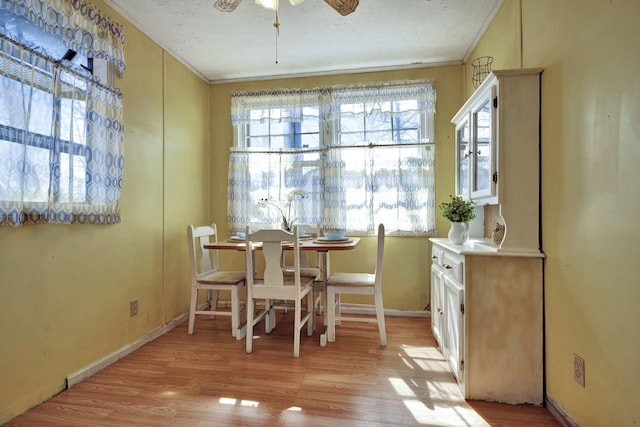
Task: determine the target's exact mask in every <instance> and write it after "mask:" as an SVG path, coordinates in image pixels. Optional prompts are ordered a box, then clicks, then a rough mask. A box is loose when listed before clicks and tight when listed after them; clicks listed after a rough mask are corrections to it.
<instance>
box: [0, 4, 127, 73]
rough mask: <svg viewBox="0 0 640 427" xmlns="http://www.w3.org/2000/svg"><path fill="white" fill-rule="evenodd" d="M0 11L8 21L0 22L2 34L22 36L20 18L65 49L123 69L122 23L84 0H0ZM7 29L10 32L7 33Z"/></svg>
mask: <svg viewBox="0 0 640 427" xmlns="http://www.w3.org/2000/svg"><path fill="white" fill-rule="evenodd" d="M0 11H6V12H8V13H10V14H11V18H10V19H11V22H10V25H5V26H0V30H3V31H5V35H6V36H8V37H10V38H11V39H13V40H16V41H19V42H21V43H23V44H27V42H28V40H25V39H22V37H21V34H22V33H23V31H22V28H21V22H20V18H22V19H24V20H26V21H28V22H29V23H31V24H33V25H35V26H37V27H39V28H40V29H41V30H43V31H44V32H46V33H48V34H51V35H54V36H56V37H57V38H59V39H61V40H62V42H63V43H64V45H65V46H66V47H67V48H68V49H73V50H75V51H76V52H79V53H80V54H82V55H84V56H86V57H88V58H99V59H104V60H106V61H108V62H110V63H112V64H114V65H116V66H117V67H118V69H119V71H120V75H121V76H122V74H123V73H124V70H125V61H124V27H123V26H122V25H121V24H118V23H116V22H113V21H112V20H111V19H110V18H109V17H108V16H106V15H104V14H103V13H102V12H101V11H100V10H99V9H98V8H97V7H96V6H94V5H92V4H91V3H89V2H87V1H85V0H65V1H53V0H29V1H25V0H2V1H0ZM8 31H10V32H11V34H9V33H7V32H8Z"/></svg>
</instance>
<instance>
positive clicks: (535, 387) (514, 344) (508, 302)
mask: <svg viewBox="0 0 640 427" xmlns="http://www.w3.org/2000/svg"><path fill="white" fill-rule="evenodd" d="M430 240H431V242H432V258H431V271H432V274H431V298H432V300H431V321H432V331H433V335H434V337H435V338H436V340H437V342H438V345H439V347H440V350H441V352H442V354H443V356H444V358H445V359H446V360H447V362H448V363H449V366H450V368H451V372H452V373H453V374H454V376H455V377H456V380H457V381H458V384H459V386H460V389H461V390H462V392H463V393H464V396H465V398H466V399H474V400H491V401H497V402H508V403H530V404H536V405H540V404H542V402H543V366H542V359H543V346H542V344H543V338H542V313H543V312H542V255H538V256H520V255H519V254H517V253H507V254H504V253H498V252H497V250H496V248H495V247H491V246H488V245H483V244H478V243H474V242H469V243H466V244H464V245H454V244H451V243H449V240H448V239H442V238H432V239H430Z"/></svg>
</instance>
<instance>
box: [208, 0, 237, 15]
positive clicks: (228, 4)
mask: <svg viewBox="0 0 640 427" xmlns="http://www.w3.org/2000/svg"><path fill="white" fill-rule="evenodd" d="M241 1H242V0H218V1H217V2H215V4H214V5H213V6H214V7H215V8H216V9H218V10H219V11H221V12H233V11H234V10H236V7H238V5H239V4H240V2H241Z"/></svg>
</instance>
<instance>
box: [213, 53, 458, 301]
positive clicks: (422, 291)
mask: <svg viewBox="0 0 640 427" xmlns="http://www.w3.org/2000/svg"><path fill="white" fill-rule="evenodd" d="M461 76H462V67H461V66H450V67H439V68H429V69H424V68H420V69H411V70H402V71H390V72H379V73H364V74H345V75H332V76H321V77H306V78H293V79H280V80H269V81H257V82H250V83H247V82H243V83H233V84H232V83H229V84H219V85H213V86H212V87H211V106H212V109H211V137H212V145H213V153H214V154H213V165H212V174H211V187H212V195H213V198H212V199H211V212H212V218H213V220H214V221H215V222H216V223H217V224H219V225H221V227H220V229H221V233H223V234H226V233H227V232H228V230H227V229H226V227H227V219H226V218H227V204H226V194H227V188H226V182H227V181H226V180H227V171H228V162H229V147H231V146H232V144H233V131H232V127H231V122H230V120H229V110H230V105H231V100H230V95H231V92H233V91H237V90H258V89H272V88H314V87H318V86H324V85H334V84H353V83H359V82H376V81H389V80H402V79H419V78H432V79H433V80H434V83H435V86H436V91H437V107H436V108H437V112H436V124H435V129H436V135H435V141H436V159H437V160H436V182H437V189H436V197H437V203H440V202H441V201H443V200H445V199H446V198H447V197H448V194H450V193H451V192H452V191H453V188H454V174H453V165H454V153H455V149H454V143H453V141H454V127H453V125H452V124H451V117H453V115H454V114H455V113H456V111H457V109H458V108H460V106H461V105H462V101H463V95H462V93H463V92H462V86H461ZM437 217H438V219H437V227H438V230H441V234H442V232H443V233H444V234H443V235H446V233H447V230H448V223H447V222H446V221H445V220H444V219H443V218H441V217H440V215H438V216H437ZM428 246H429V245H428V240H427V239H426V238H410V237H388V238H387V239H386V242H385V258H384V273H383V282H384V286H383V297H384V305H385V308H387V309H390V310H404V311H407V310H416V311H420V310H423V309H424V308H425V306H426V305H427V303H428V302H429V265H430V264H429V260H430V256H429V252H428V251H429V247H428ZM375 250H376V242H375V238H373V237H366V238H363V239H362V241H361V243H360V245H358V248H357V249H356V250H355V251H352V252H344V253H340V256H334V257H333V258H332V259H331V269H332V271H371V272H373V269H374V267H375ZM221 256H223V257H224V258H223V262H224V263H225V265H234V266H235V267H234V268H238V269H239V268H242V266H243V264H242V263H243V258H242V254H240V253H232V254H221ZM345 301H347V302H357V303H368V304H372V302H373V301H372V299H370V298H369V299H367V298H360V299H345Z"/></svg>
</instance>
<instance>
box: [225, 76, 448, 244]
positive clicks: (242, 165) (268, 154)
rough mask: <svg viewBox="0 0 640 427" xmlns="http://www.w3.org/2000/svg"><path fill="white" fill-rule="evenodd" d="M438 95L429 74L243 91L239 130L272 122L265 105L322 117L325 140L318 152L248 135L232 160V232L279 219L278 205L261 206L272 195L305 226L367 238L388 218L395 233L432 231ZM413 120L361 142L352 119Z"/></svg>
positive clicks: (287, 116) (236, 101)
mask: <svg viewBox="0 0 640 427" xmlns="http://www.w3.org/2000/svg"><path fill="white" fill-rule="evenodd" d="M401 101H410V102H401ZM435 101H436V93H435V88H434V86H433V84H432V83H431V81H428V80H419V81H402V82H391V83H387V84H376V85H359V86H349V87H345V86H342V87H341V86H337V87H331V88H317V89H312V90H283V91H265V92H240V93H234V94H233V95H232V102H231V104H232V107H231V117H232V123H233V124H234V125H236V126H237V130H238V131H239V132H237V134H238V135H243V134H244V133H243V129H250V126H251V124H252V123H261V122H263V121H265V120H267V117H264V116H261V113H259V112H258V113H257V110H259V111H262V112H267V111H268V112H269V118H270V120H272V121H294V122H295V121H304V120H319V121H320V123H321V128H320V133H321V136H320V138H319V139H320V141H321V143H320V144H319V147H318V148H317V149H308V148H304V149H279V150H269V149H264V148H261V149H259V150H256V149H255V148H253V149H252V147H245V146H244V140H241V138H239V139H238V140H237V141H236V147H235V148H234V149H233V150H232V152H231V155H230V161H229V181H228V221H229V227H230V229H231V230H241V229H243V228H244V227H245V226H246V225H247V224H252V223H270V224H274V225H275V224H278V212H277V209H275V211H274V209H271V210H269V209H267V210H266V211H265V207H264V206H262V205H261V204H260V203H259V199H260V198H264V197H268V198H270V199H272V200H275V201H276V202H278V203H279V204H280V206H281V207H284V208H285V209H284V210H285V212H287V211H288V210H289V209H291V211H292V214H291V216H292V217H294V218H295V219H296V221H294V222H298V223H310V224H316V223H320V224H321V225H322V227H323V228H326V229H338V230H345V231H347V232H349V233H350V234H352V235H366V234H370V233H375V230H376V227H377V224H378V223H380V222H383V223H384V224H385V226H386V229H387V232H388V233H389V234H393V235H410V236H414V235H429V234H433V233H434V232H435V182H434V147H433V133H434V131H433V122H434V120H433V116H434V114H435ZM391 104H393V105H391ZM274 111H277V112H278V113H277V114H274ZM314 112H315V113H314ZM418 116H419V117H421V119H420V120H418V119H417V118H416V117H418ZM407 117H408V118H410V119H408V120H414V121H416V122H419V123H420V126H419V129H414V130H412V131H407V132H380V135H383V136H377V134H376V132H369V133H366V132H361V134H362V135H366V136H364V137H362V138H360V135H359V134H358V138H360V139H358V138H354V137H353V136H352V135H353V134H356V133H357V132H352V129H346V128H345V124H344V123H365V122H371V121H372V120H374V119H375V120H374V121H375V123H374V126H375V124H379V123H390V122H391V121H392V120H394V119H395V120H396V121H397V120H399V118H402V119H406V118H407ZM341 131H344V135H346V136H341ZM296 189H300V190H302V191H304V192H305V193H306V194H308V196H307V197H306V198H304V199H302V200H294V201H293V203H291V202H290V201H289V199H288V197H287V195H288V194H290V193H291V191H293V190H296Z"/></svg>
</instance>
